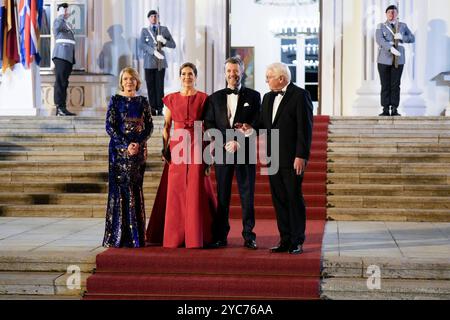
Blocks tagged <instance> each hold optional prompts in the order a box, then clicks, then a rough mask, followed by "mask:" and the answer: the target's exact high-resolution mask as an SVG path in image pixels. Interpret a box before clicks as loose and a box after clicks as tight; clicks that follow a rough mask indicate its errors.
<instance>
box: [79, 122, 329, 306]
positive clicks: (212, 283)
mask: <svg viewBox="0 0 450 320" xmlns="http://www.w3.org/2000/svg"><path fill="white" fill-rule="evenodd" d="M328 121H329V118H328V117H315V126H314V135H313V157H312V158H311V161H310V163H309V166H308V170H307V173H306V174H305V180H304V184H303V185H304V190H303V192H304V195H305V201H306V204H307V216H308V221H307V228H306V230H307V232H306V233H307V234H306V242H305V244H304V253H303V254H301V255H299V256H292V255H289V254H271V253H270V252H269V250H268V249H269V248H270V247H272V246H274V245H276V244H277V243H278V241H279V235H278V230H277V226H276V220H275V212H274V209H273V207H272V202H271V195H270V189H269V184H268V178H267V177H261V176H258V178H257V187H256V195H255V205H256V215H257V216H256V217H257V219H256V227H255V233H256V235H257V243H258V246H259V249H258V250H256V251H251V250H248V249H245V248H244V247H243V246H242V245H243V240H242V237H241V235H240V233H241V230H242V225H241V224H242V222H241V221H240V215H241V208H240V200H239V196H238V193H237V186H234V188H233V198H232V209H231V216H232V218H233V219H232V220H231V221H230V223H231V231H230V235H229V239H228V240H229V245H228V247H227V248H224V249H217V250H186V249H182V248H181V249H164V248H161V247H147V248H143V249H133V250H130V249H109V250H107V251H105V252H104V253H102V254H99V255H98V256H97V268H96V273H95V274H94V275H92V276H91V277H89V278H88V280H87V294H86V295H85V297H84V298H85V299H88V300H95V299H151V300H157V299H165V300H169V299H179V300H190V299H199V300H217V299H220V300H227V299H232V300H236V299H238V300H255V299H256V300H259V299H270V300H275V299H283V300H288V299H292V300H300V299H319V296H320V293H319V289H320V267H321V266H320V261H321V248H322V237H323V232H324V227H325V215H326V170H327V166H326V150H327V144H326V141H327V131H328Z"/></svg>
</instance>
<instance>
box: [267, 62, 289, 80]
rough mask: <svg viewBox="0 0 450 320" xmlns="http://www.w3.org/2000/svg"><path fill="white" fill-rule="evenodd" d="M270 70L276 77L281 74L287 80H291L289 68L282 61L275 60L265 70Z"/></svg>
mask: <svg viewBox="0 0 450 320" xmlns="http://www.w3.org/2000/svg"><path fill="white" fill-rule="evenodd" d="M269 70H270V71H272V72H273V73H274V74H275V75H276V76H277V77H281V76H283V77H284V78H285V79H286V80H287V82H291V79H292V76H291V70H289V67H288V66H287V65H285V64H284V63H280V62H275V63H272V64H271V65H269V66H268V67H267V71H269Z"/></svg>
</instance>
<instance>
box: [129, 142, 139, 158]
mask: <svg viewBox="0 0 450 320" xmlns="http://www.w3.org/2000/svg"><path fill="white" fill-rule="evenodd" d="M138 153H139V144H138V143H135V142H133V143H130V145H129V146H128V155H129V156H135V155H137V154H138Z"/></svg>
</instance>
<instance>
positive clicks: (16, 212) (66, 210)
mask: <svg viewBox="0 0 450 320" xmlns="http://www.w3.org/2000/svg"><path fill="white" fill-rule="evenodd" d="M149 202H150V201H147V202H146V203H145V205H146V207H147V208H151V207H152V206H153V203H149ZM105 210H106V204H103V205H81V204H77V205H32V206H30V205H1V204H0V216H1V217H48V218H104V217H105Z"/></svg>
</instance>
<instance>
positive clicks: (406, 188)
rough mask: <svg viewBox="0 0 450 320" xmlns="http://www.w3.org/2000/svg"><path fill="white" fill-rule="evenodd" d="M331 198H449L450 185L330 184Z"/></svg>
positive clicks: (328, 188)
mask: <svg viewBox="0 0 450 320" xmlns="http://www.w3.org/2000/svg"><path fill="white" fill-rule="evenodd" d="M327 192H328V195H329V196H386V197H398V196H403V197H448V196H449V195H450V185H428V184H427V185H386V184H366V185H365V184H329V185H328V186H327Z"/></svg>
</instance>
